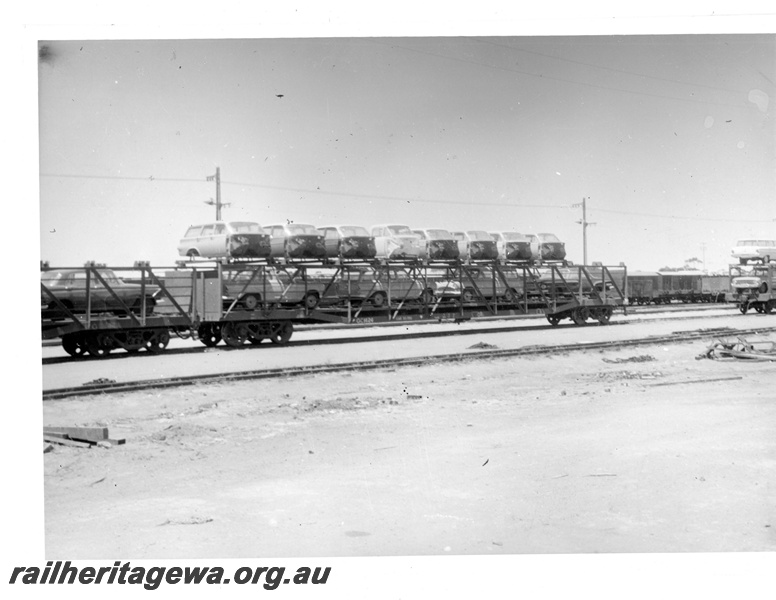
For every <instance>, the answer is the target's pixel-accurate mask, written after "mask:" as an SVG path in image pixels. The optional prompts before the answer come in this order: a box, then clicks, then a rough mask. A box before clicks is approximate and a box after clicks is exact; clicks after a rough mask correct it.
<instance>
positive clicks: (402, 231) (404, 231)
mask: <svg viewBox="0 0 776 600" xmlns="http://www.w3.org/2000/svg"><path fill="white" fill-rule="evenodd" d="M388 231H390V232H391V233H392V234H393V235H408V234H411V233H412V231H410V228H409V227H407V226H406V225H389V226H388ZM389 235H390V234H389Z"/></svg>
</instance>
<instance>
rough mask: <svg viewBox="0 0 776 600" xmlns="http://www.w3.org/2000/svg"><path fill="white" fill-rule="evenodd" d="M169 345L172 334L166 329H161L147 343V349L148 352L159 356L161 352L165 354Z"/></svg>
mask: <svg viewBox="0 0 776 600" xmlns="http://www.w3.org/2000/svg"><path fill="white" fill-rule="evenodd" d="M169 343H170V332H169V331H167V330H166V329H160V330H158V331H154V332H153V333H152V334H151V339H149V340H148V341H147V342H146V345H145V348H146V350H147V351H148V352H151V353H153V354H158V353H159V352H163V351H164V349H165V348H167V344H169Z"/></svg>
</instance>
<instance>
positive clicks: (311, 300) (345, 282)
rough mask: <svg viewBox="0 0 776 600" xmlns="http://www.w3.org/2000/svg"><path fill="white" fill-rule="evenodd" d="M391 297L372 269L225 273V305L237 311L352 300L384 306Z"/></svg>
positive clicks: (310, 307) (248, 270) (261, 270)
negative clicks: (272, 306) (370, 272)
mask: <svg viewBox="0 0 776 600" xmlns="http://www.w3.org/2000/svg"><path fill="white" fill-rule="evenodd" d="M387 300H388V294H387V293H386V292H385V291H384V289H383V286H382V284H381V283H379V282H376V281H374V279H373V278H372V277H371V275H370V274H369V272H368V271H364V272H359V271H349V272H347V273H344V272H339V271H337V270H335V269H328V270H327V269H318V270H315V271H307V272H305V273H304V274H303V273H302V272H301V271H295V270H294V269H289V270H286V269H282V268H278V269H275V268H266V269H259V270H252V269H245V270H240V271H225V272H224V307H225V308H232V309H233V310H234V309H237V310H249V311H252V310H256V309H259V308H261V307H262V305H265V304H271V305H282V306H303V307H305V308H307V309H309V310H312V309H314V308H317V307H318V306H336V305H345V304H347V302H348V301H350V302H355V303H359V304H360V303H363V302H365V301H368V302H370V303H371V304H372V305H373V306H376V307H381V306H384V305H385V304H386V302H387Z"/></svg>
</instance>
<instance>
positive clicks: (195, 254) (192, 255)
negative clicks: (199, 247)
mask: <svg viewBox="0 0 776 600" xmlns="http://www.w3.org/2000/svg"><path fill="white" fill-rule="evenodd" d="M186 256H188V257H189V258H197V257H198V256H199V252H197V251H196V250H194V249H193V248H192V249H191V250H189V251H188V252H187V253H186Z"/></svg>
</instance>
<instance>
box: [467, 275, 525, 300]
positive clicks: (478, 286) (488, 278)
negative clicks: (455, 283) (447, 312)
mask: <svg viewBox="0 0 776 600" xmlns="http://www.w3.org/2000/svg"><path fill="white" fill-rule="evenodd" d="M469 274H470V275H471V278H469V277H464V278H463V280H462V287H463V290H462V292H461V300H463V302H464V303H468V302H476V301H477V300H478V299H480V298H485V299H488V300H493V299H499V300H503V301H504V302H508V303H512V302H517V301H518V300H519V299H520V298H521V297H522V295H523V288H524V284H523V279H522V277H519V276H516V275H515V274H514V273H511V272H507V273H503V274H501V273H498V272H496V271H494V270H493V269H492V268H490V267H482V268H479V267H478V268H477V269H471V270H470V271H469ZM502 275H503V277H502Z"/></svg>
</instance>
